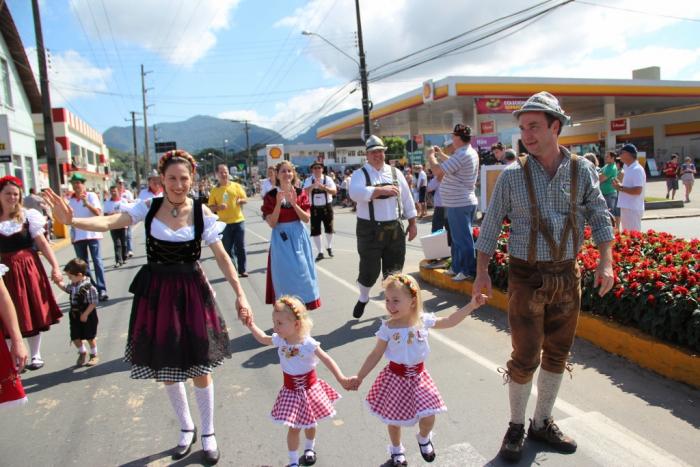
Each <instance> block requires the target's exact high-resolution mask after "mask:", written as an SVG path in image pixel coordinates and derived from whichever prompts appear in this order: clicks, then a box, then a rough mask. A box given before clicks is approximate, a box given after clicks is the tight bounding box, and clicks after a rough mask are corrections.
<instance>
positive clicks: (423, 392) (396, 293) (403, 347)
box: [350, 274, 486, 466]
mask: <svg viewBox="0 0 700 467" xmlns="http://www.w3.org/2000/svg"><path fill="white" fill-rule="evenodd" d="M384 289H385V291H384V296H385V299H386V310H387V312H388V313H389V317H388V319H386V320H384V321H382V325H381V327H380V328H379V331H377V333H376V336H377V345H376V347H375V348H374V350H372V352H371V353H370V354H369V356H368V357H367V359H366V360H365V362H364V364H363V365H362V368H360V371H359V372H358V373H357V376H355V377H353V378H351V381H350V388H351V389H357V388H358V387H359V386H360V384H362V380H364V378H365V377H366V376H367V375H368V374H369V372H370V371H372V369H373V368H374V367H375V366H376V365H377V363H379V360H380V359H381V358H382V355H385V356H386V357H387V359H388V360H389V364H388V365H387V366H386V367H384V369H383V370H382V371H381V372H380V373H379V375H378V376H377V379H376V380H375V381H374V384H372V387H371V388H370V390H369V394H367V398H366V399H365V403H366V405H367V407H368V408H369V410H370V412H371V413H372V414H373V415H375V416H377V417H379V419H380V420H381V421H382V422H384V423H385V424H387V425H388V430H389V438H390V440H391V446H390V447H389V451H390V454H391V459H390V461H389V462H388V463H387V465H394V466H404V465H408V463H407V462H406V456H405V454H404V453H405V451H404V447H403V445H402V444H401V427H402V426H413V425H415V424H416V422H418V429H419V431H418V434H417V435H416V438H417V439H418V445H419V448H420V453H421V456H422V457H423V459H425V461H426V462H432V461H433V460H435V450H434V449H433V444H432V442H431V438H432V429H433V425H434V424H435V414H436V413H440V412H444V411H446V410H447V407H445V403H444V402H443V400H442V397H440V393H439V392H438V389H437V387H436V386H435V383H434V382H433V379H432V378H431V377H430V375H429V374H428V372H427V371H426V370H425V368H424V367H423V362H424V361H425V360H426V359H427V357H428V354H429V353H430V346H429V345H428V330H429V329H430V328H437V329H442V328H450V327H453V326H456V325H457V324H459V323H460V322H461V321H462V320H463V319H464V318H466V317H467V316H468V315H469V314H471V313H472V312H473V311H474V310H475V309H476V308H478V307H479V306H481V305H483V304H484V303H485V302H486V296H485V295H483V294H476V295H474V296H473V297H472V300H471V301H470V302H469V304H467V305H466V306H464V307H462V308H460V309H458V310H457V311H455V312H453V313H452V314H451V315H450V316H447V317H445V318H438V317H437V316H435V315H434V314H433V313H423V311H422V308H423V307H422V300H421V293H420V288H419V287H418V284H417V283H416V281H415V279H413V278H412V277H410V276H407V275H403V274H394V275H391V276H389V277H388V278H387V279H386V280H385V281H384Z"/></svg>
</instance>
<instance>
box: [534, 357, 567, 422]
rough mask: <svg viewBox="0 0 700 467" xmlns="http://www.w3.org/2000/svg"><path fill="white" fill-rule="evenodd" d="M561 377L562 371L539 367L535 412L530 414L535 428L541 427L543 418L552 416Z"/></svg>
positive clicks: (562, 375)
mask: <svg viewBox="0 0 700 467" xmlns="http://www.w3.org/2000/svg"><path fill="white" fill-rule="evenodd" d="M563 378H564V374H563V373H552V372H551V371H547V370H543V369H542V368H540V374H539V376H538V377H537V405H536V406H535V414H534V415H533V416H532V420H533V423H534V424H535V428H542V426H543V425H544V424H543V423H542V422H543V421H544V419H546V418H549V417H551V416H552V409H553V408H554V402H556V400H557V394H559V387H560V386H561V380H562V379H563Z"/></svg>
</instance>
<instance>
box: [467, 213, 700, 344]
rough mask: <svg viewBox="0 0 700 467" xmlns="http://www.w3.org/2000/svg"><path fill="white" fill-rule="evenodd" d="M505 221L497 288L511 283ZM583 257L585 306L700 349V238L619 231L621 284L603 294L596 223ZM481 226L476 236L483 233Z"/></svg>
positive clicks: (616, 254)
mask: <svg viewBox="0 0 700 467" xmlns="http://www.w3.org/2000/svg"><path fill="white" fill-rule="evenodd" d="M509 231H510V229H509V226H507V225H504V227H503V230H502V232H501V235H500V237H499V239H498V247H497V249H496V252H495V254H494V255H493V257H492V258H491V262H490V264H489V274H490V276H491V280H492V283H493V286H494V287H498V288H500V289H502V290H506V289H507V288H508V235H509ZM584 234H585V241H584V244H583V247H582V248H581V251H580V253H579V254H578V261H579V264H580V265H581V287H582V296H581V309H582V310H583V311H585V312H588V313H592V314H595V315H600V316H605V317H608V318H610V319H612V320H614V321H616V322H618V323H620V324H623V325H625V326H630V327H635V328H637V329H639V330H641V331H643V332H645V333H647V334H649V335H651V336H654V337H656V338H658V339H660V340H663V341H666V342H669V343H672V344H677V345H681V346H683V347H686V348H688V349H690V350H691V351H700V298H699V297H700V240H698V239H693V240H691V241H687V240H684V239H680V238H676V237H674V236H672V235H670V234H668V233H664V232H655V231H653V230H649V231H647V232H646V233H643V232H627V231H625V232H623V233H622V234H618V235H616V236H615V243H614V245H613V268H614V273H615V286H614V287H613V290H612V291H611V292H610V293H608V294H606V295H605V296H604V297H599V296H598V293H597V288H596V287H595V286H594V284H593V282H594V274H595V269H596V266H597V264H598V257H599V253H598V250H597V249H596V248H595V246H594V245H593V242H592V241H591V231H590V228H588V227H587V228H586V230H585V233H584ZM478 235H479V230H478V228H475V229H474V237H475V238H476V237H478Z"/></svg>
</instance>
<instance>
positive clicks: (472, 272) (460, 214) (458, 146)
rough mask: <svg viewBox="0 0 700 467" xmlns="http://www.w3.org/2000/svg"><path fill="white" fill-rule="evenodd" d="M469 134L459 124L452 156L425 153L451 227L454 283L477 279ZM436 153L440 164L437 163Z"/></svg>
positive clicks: (474, 159)
mask: <svg viewBox="0 0 700 467" xmlns="http://www.w3.org/2000/svg"><path fill="white" fill-rule="evenodd" d="M471 135H472V130H471V128H469V127H468V126H466V125H462V124H461V123H458V124H457V125H455V127H454V130H453V132H452V146H453V147H454V148H455V152H454V154H452V156H449V157H448V156H447V155H445V154H444V153H443V152H442V150H441V149H440V147H439V146H434V147H433V149H431V150H429V151H428V154H427V158H428V163H429V164H430V166H431V170H432V171H433V174H435V176H436V177H438V178H439V179H442V181H441V183H440V188H439V190H440V196H441V198H442V204H443V206H445V209H446V211H447V222H448V223H449V225H450V239H451V240H452V247H451V250H452V251H451V253H452V268H451V271H452V272H453V273H454V274H455V276H454V277H453V278H452V280H453V281H463V280H465V279H473V278H474V276H476V257H475V256H474V237H473V236H472V220H473V219H474V213H475V212H476V205H477V203H478V200H477V199H476V194H475V193H474V186H475V185H476V177H477V175H478V173H479V154H478V153H477V152H476V150H475V149H474V148H473V147H472V145H471V144H470V141H471ZM436 154H437V157H439V158H440V160H441V161H442V162H438V160H437V157H436Z"/></svg>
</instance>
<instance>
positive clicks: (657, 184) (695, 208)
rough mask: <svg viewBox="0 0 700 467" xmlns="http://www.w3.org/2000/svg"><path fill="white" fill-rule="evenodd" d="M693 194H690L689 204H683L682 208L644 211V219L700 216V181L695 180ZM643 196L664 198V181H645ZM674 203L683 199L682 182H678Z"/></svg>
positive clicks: (683, 188)
mask: <svg viewBox="0 0 700 467" xmlns="http://www.w3.org/2000/svg"><path fill="white" fill-rule="evenodd" d="M695 185H697V186H694V187H693V192H692V193H690V203H684V204H683V207H682V208H669V209H647V210H646V211H644V219H673V218H678V217H698V216H700V181H698V180H696V182H695ZM644 194H645V196H647V197H653V198H662V199H665V198H666V180H664V179H656V178H655V179H652V180H647V185H646V187H645V192H644ZM675 199H676V201H679V200H680V201H683V200H684V199H685V186H683V182H681V181H679V182H678V191H677V192H676V198H675Z"/></svg>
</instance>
